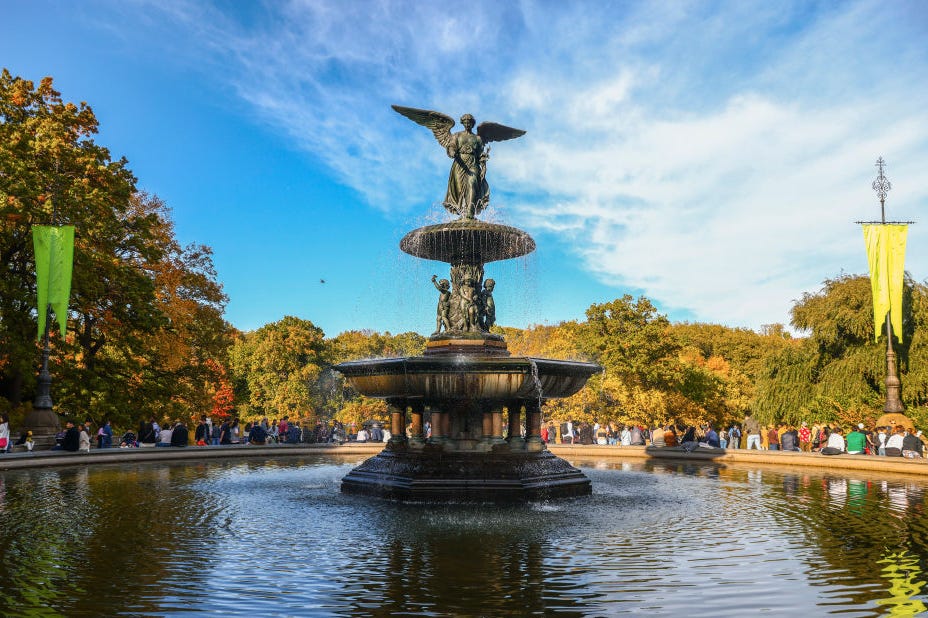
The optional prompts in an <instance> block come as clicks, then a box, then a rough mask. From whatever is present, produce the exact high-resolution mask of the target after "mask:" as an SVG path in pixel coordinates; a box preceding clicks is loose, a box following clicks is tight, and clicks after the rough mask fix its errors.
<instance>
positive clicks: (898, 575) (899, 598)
mask: <svg viewBox="0 0 928 618" xmlns="http://www.w3.org/2000/svg"><path fill="white" fill-rule="evenodd" d="M877 562H878V564H882V565H884V566H883V570H882V573H881V575H882V576H883V578H884V579H887V580H889V590H888V592H889V598H887V599H877V600H876V604H877V605H884V606H887V607H889V609H890V612H889V614H890V616H916V615H918V614H920V613H921V612H924V611H926V610H928V607H926V606H925V604H924V603H923V602H922V601H921V600H920V599H918V598H916V597H917V595H919V594H920V593H921V591H922V589H923V588H924V587H925V582H924V581H921V580H916V579H915V578H916V577H918V576H919V575H921V573H922V569H921V567H920V566H919V564H918V563H919V560H918V558H916V557H915V556H913V555H910V554H908V553H907V552H905V551H902V552H893V553H890V554H888V555H887V556H886V557H885V558H883V559H881V560H878V561H877Z"/></svg>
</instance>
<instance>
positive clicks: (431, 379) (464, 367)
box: [335, 354, 602, 400]
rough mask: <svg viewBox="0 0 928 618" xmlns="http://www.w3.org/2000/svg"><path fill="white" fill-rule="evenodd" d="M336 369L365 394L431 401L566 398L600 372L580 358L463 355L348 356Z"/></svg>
mask: <svg viewBox="0 0 928 618" xmlns="http://www.w3.org/2000/svg"><path fill="white" fill-rule="evenodd" d="M335 369H336V370H338V371H339V372H341V373H342V375H344V376H345V377H346V378H347V379H348V381H349V382H350V383H351V385H352V386H353V387H354V388H355V389H356V390H357V391H358V392H360V393H361V394H362V395H367V396H368V397H379V398H391V397H398V398H411V397H422V398H425V399H434V400H441V399H484V400H507V399H526V398H536V397H542V398H555V397H569V396H570V395H573V394H574V393H576V392H577V391H579V390H580V389H581V388H583V385H584V384H586V381H587V380H588V379H589V378H590V376H592V375H593V374H595V373H599V372H600V371H602V367H600V366H599V365H596V364H594V363H583V362H578V361H565V360H554V359H550V358H528V357H509V358H501V357H492V356H490V357H483V356H473V355H470V356H469V355H464V354H461V355H448V356H429V357H424V356H411V357H407V358H386V359H371V360H360V361H351V362H347V363H342V364H340V365H336V366H335Z"/></svg>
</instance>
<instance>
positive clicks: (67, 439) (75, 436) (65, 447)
mask: <svg viewBox="0 0 928 618" xmlns="http://www.w3.org/2000/svg"><path fill="white" fill-rule="evenodd" d="M65 427H66V429H65V432H64V437H63V438H62V439H61V444H58V445H56V446H54V447H53V448H52V450H53V451H70V452H72V453H76V452H77V449H79V448H80V440H81V434H80V432H79V431H78V430H77V427H75V426H74V423H73V422H72V421H67V422H66V423H65Z"/></svg>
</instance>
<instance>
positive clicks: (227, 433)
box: [219, 418, 232, 446]
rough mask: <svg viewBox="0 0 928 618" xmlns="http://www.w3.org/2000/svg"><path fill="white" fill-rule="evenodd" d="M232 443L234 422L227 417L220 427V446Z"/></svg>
mask: <svg viewBox="0 0 928 618" xmlns="http://www.w3.org/2000/svg"><path fill="white" fill-rule="evenodd" d="M230 444H232V422H231V421H230V420H229V419H228V418H227V419H226V420H224V421H223V422H222V425H220V427H219V446H226V445H230Z"/></svg>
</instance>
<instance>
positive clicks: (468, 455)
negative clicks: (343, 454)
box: [341, 443, 592, 503]
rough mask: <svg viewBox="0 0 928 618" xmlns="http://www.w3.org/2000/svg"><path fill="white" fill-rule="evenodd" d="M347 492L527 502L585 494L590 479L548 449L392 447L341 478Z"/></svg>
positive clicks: (436, 499) (443, 499)
mask: <svg viewBox="0 0 928 618" xmlns="http://www.w3.org/2000/svg"><path fill="white" fill-rule="evenodd" d="M341 490H342V492H343V493H348V494H360V495H365V496H376V497H379V498H385V499H389V500H398V501H402V502H494V503H502V502H525V501H528V500H550V499H559V498H570V497H575V496H586V495H589V494H590V493H591V492H592V489H591V485H590V480H589V479H588V478H587V477H586V476H584V475H583V473H582V472H580V470H578V469H577V468H574V467H573V466H571V465H570V464H569V463H567V462H566V461H564V460H563V459H561V458H559V457H556V456H555V455H553V454H551V452H549V451H547V450H539V451H534V452H532V451H520V452H511V451H509V445H508V444H505V443H504V444H499V445H497V446H496V447H495V448H494V449H492V450H491V451H490V452H460V451H454V452H442V451H441V449H440V448H429V446H427V447H426V448H425V449H422V450H410V449H405V448H391V447H388V448H387V449H385V450H384V451H383V452H382V453H380V454H379V455H375V456H374V457H371V458H370V459H368V460H367V461H365V462H364V463H362V464H361V465H360V466H358V467H357V468H355V469H354V470H352V471H351V472H349V473H348V475H347V476H345V477H344V478H343V479H342V487H341Z"/></svg>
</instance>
